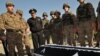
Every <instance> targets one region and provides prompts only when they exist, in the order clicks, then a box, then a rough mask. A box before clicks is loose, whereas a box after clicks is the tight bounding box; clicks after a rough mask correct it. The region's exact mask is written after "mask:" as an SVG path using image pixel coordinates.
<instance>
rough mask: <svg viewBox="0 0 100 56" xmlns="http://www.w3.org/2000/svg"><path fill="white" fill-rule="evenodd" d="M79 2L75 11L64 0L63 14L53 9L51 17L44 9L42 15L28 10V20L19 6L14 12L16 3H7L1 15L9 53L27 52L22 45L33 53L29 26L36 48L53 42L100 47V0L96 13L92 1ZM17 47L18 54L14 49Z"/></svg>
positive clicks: (20, 55)
mask: <svg viewBox="0 0 100 56" xmlns="http://www.w3.org/2000/svg"><path fill="white" fill-rule="evenodd" d="M77 1H78V2H79V4H80V5H79V6H78V8H77V10H76V15H74V14H73V13H71V12H70V6H69V5H68V4H66V3H64V4H63V10H64V12H65V13H64V14H63V15H62V17H61V13H60V12H59V11H57V10H56V11H51V12H50V16H51V20H50V21H49V20H48V14H47V13H46V12H44V13H43V15H42V17H43V19H41V17H38V16H37V15H36V13H37V10H36V9H35V8H32V9H30V10H29V14H30V15H31V17H30V18H29V19H28V20H27V22H26V21H25V20H24V18H23V11H22V10H17V11H16V13H14V6H15V5H14V4H13V3H12V2H7V3H6V8H7V12H6V13H3V14H1V15H0V39H1V40H2V43H3V45H4V48H5V51H6V55H8V56H16V55H18V56H24V49H23V46H25V48H26V52H27V55H28V56H32V53H31V50H30V45H31V44H30V41H29V36H28V31H29V30H28V29H30V31H31V35H32V42H33V47H34V52H35V51H36V50H37V49H38V48H39V47H40V46H41V45H45V43H46V42H47V44H50V39H52V42H53V44H59V45H69V46H77V42H78V43H80V46H82V47H85V46H87V43H88V46H89V47H94V42H96V44H95V47H100V2H99V4H98V8H97V17H96V15H95V10H94V7H93V5H92V4H91V3H85V0H77ZM15 47H16V48H17V50H18V54H17V53H16V51H15Z"/></svg>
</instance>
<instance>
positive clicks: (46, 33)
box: [42, 12, 50, 44]
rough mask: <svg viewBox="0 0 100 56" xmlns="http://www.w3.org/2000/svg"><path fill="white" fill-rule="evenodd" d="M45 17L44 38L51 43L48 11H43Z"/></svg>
mask: <svg viewBox="0 0 100 56" xmlns="http://www.w3.org/2000/svg"><path fill="white" fill-rule="evenodd" d="M42 16H43V19H42V23H43V29H44V30H43V33H44V39H45V41H47V44H50V32H49V29H48V26H49V20H48V15H47V13H46V12H44V13H43V15H42Z"/></svg>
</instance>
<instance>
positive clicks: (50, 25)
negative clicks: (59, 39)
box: [49, 11, 55, 44]
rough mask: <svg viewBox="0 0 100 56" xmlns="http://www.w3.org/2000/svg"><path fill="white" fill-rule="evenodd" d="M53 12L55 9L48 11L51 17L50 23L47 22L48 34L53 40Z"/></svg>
mask: <svg viewBox="0 0 100 56" xmlns="http://www.w3.org/2000/svg"><path fill="white" fill-rule="evenodd" d="M54 13H55V11H51V12H50V16H51V19H50V23H49V30H50V36H51V39H52V41H53V40H54V25H53V23H54V19H55V15H54ZM53 44H54V43H53Z"/></svg>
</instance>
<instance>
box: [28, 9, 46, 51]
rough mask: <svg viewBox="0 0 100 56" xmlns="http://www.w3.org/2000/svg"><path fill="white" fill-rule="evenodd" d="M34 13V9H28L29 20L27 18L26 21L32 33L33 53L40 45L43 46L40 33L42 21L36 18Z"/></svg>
mask: <svg viewBox="0 0 100 56" xmlns="http://www.w3.org/2000/svg"><path fill="white" fill-rule="evenodd" d="M36 12H37V10H36V9H34V8H33V9H30V10H29V13H30V14H31V18H29V19H28V21H27V22H28V24H29V26H30V31H31V32H32V40H33V45H34V51H36V49H37V48H39V47H40V45H43V44H44V41H43V33H42V30H43V28H42V27H43V26H42V20H41V18H40V17H37V16H36Z"/></svg>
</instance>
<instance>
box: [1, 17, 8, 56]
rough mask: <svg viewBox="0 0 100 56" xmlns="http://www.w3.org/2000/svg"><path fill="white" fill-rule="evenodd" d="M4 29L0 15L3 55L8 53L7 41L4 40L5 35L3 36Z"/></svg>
mask: <svg viewBox="0 0 100 56" xmlns="http://www.w3.org/2000/svg"><path fill="white" fill-rule="evenodd" d="M4 32H5V29H4V22H3V19H2V18H1V15H0V40H1V41H2V44H3V48H4V51H5V55H6V56H7V55H8V49H7V41H6V36H5V33H4Z"/></svg>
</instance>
